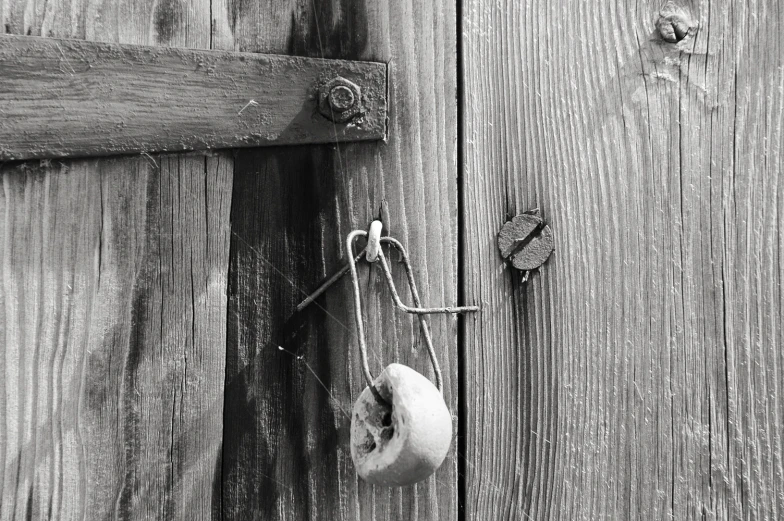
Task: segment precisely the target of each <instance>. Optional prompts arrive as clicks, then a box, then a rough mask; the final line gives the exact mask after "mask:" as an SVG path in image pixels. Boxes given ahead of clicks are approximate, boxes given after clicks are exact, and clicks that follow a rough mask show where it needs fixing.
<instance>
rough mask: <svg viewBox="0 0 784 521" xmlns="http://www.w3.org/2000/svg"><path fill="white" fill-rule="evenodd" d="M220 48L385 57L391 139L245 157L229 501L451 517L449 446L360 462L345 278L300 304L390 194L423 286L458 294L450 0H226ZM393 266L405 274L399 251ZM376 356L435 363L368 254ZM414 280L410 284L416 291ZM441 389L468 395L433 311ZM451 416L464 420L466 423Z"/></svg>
mask: <svg viewBox="0 0 784 521" xmlns="http://www.w3.org/2000/svg"><path fill="white" fill-rule="evenodd" d="M213 16H214V17H215V24H214V27H215V35H214V42H216V45H218V46H219V47H221V48H225V49H236V50H242V51H256V52H277V53H290V54H296V55H304V56H315V57H327V58H344V59H362V60H371V61H382V62H389V63H390V82H389V88H390V96H389V98H390V100H391V103H390V110H391V112H390V122H389V124H390V128H389V135H390V138H389V141H388V142H387V143H385V144H384V143H381V144H352V145H339V146H319V147H307V148H305V147H298V148H281V149H264V150H260V151H257V152H241V153H239V154H238V156H237V159H236V163H235V182H234V193H233V196H232V214H231V221H232V229H233V232H234V234H233V235H232V247H231V252H232V253H231V261H230V281H229V294H230V304H229V328H228V337H229V338H228V351H229V353H228V361H227V388H226V409H225V418H226V422H225V423H226V430H225V433H224V437H225V438H224V439H225V444H224V449H225V450H224V485H223V491H224V494H223V501H224V515H225V518H226V519H247V518H250V517H256V518H259V519H267V520H275V519H291V520H299V519H336V520H337V519H341V520H344V519H345V520H351V519H355V520H359V519H361V520H363V521H364V520H370V519H373V520H381V519H419V520H431V519H432V520H435V519H455V518H456V516H457V514H456V506H457V487H456V481H457V479H456V461H455V458H454V454H455V453H454V446H453V450H452V452H451V453H450V455H449V456H448V460H447V462H446V463H445V464H444V465H443V467H442V468H441V469H440V470H439V471H438V472H437V473H436V475H435V476H434V477H433V478H431V479H429V480H427V481H425V482H423V483H422V484H419V485H417V486H415V487H409V488H405V489H382V488H374V487H370V486H368V485H366V484H365V483H364V482H362V481H360V480H358V478H357V477H356V474H355V472H354V468H353V464H352V462H351V457H350V453H349V447H348V442H349V425H350V421H349V418H348V414H347V412H350V410H351V406H352V404H353V401H354V400H355V399H356V398H357V396H358V395H359V393H360V392H361V391H362V389H363V388H364V386H365V382H364V380H363V378H362V376H361V372H360V368H359V359H358V348H357V341H356V337H355V335H354V330H355V326H354V322H353V320H354V319H353V315H352V309H353V308H352V305H351V300H350V295H351V293H350V289H349V288H350V283H349V280H348V279H345V280H343V281H341V282H340V283H338V284H337V285H335V286H334V287H333V288H331V289H330V290H329V292H328V293H327V295H325V297H323V298H321V299H319V301H318V305H312V306H311V307H310V308H308V309H307V310H306V312H305V313H303V314H302V315H300V316H293V314H294V309H295V306H296V304H297V303H298V302H299V301H300V300H302V299H303V298H304V297H305V294H306V291H308V290H311V289H314V288H315V287H316V286H317V285H318V283H319V281H320V280H321V279H322V278H324V277H326V276H328V275H331V273H332V272H333V271H335V270H337V269H338V268H339V267H340V265H341V263H342V262H345V259H346V251H345V246H344V244H345V237H346V235H347V234H348V233H349V232H350V231H351V230H352V229H355V228H366V227H367V226H368V224H369V222H370V221H371V220H372V219H373V218H374V217H375V216H377V214H378V209H379V207H380V206H381V205H382V202H383V201H386V202H387V204H388V211H387V212H386V214H385V216H384V217H385V219H386V221H387V223H388V227H389V232H390V233H391V234H392V235H394V236H396V237H398V238H399V239H400V240H402V241H403V243H404V244H406V246H407V247H408V248H409V250H410V252H411V256H412V258H413V261H414V263H415V264H416V276H417V279H418V281H419V283H420V284H421V287H422V292H423V293H424V294H423V299H424V300H425V302H428V303H439V302H455V301H456V287H457V284H456V253H457V227H456V208H457V199H456V181H455V177H456V102H455V96H456V72H455V70H456V69H455V67H456V63H455V38H456V35H455V32H456V28H455V6H454V4H453V3H449V2H441V1H435V2H412V1H410V0H406V1H403V2H385V1H372V0H334V1H333V0H319V1H312V0H300V1H288V2H286V1H282V2H280V1H276V2H261V3H247V2H235V1H231V0H229V1H220V0H219V1H216V2H215V3H214V8H213ZM394 269H395V273H396V280H397V283H398V284H399V285H400V287H404V286H403V285H404V284H405V276H404V274H403V272H402V269H401V268H400V267H399V266H395V268H394ZM360 276H361V279H362V286H363V288H366V291H364V303H365V304H366V308H365V313H366V317H367V320H368V332H369V338H368V341H369V345H370V350H371V352H372V354H371V368H372V370H373V372H374V373H375V374H377V373H378V372H379V371H380V370H381V369H382V368H383V367H384V365H385V364H388V363H390V362H392V361H398V362H402V363H405V364H407V365H410V366H412V367H414V368H415V369H417V370H418V371H420V372H422V373H423V374H425V375H430V376H432V375H431V373H430V366H429V360H428V358H427V354H426V351H425V350H424V346H423V344H422V342H421V339H420V335H419V328H418V325H417V323H416V322H415V320H414V319H413V318H412V317H410V316H407V315H404V314H401V313H400V312H398V311H396V310H394V308H393V307H392V305H391V300H390V295H389V293H388V291H387V290H386V288H385V287H384V282H383V279H382V276H381V274H380V271H379V269H378V268H377V267H375V268H374V270H373V271H370V270H369V269H368V267H367V266H361V269H360ZM405 294H406V297H404V298H406V299H408V298H410V297H408V295H407V292H405ZM431 323H432V324H433V326H434V337H435V339H436V350H437V352H438V355H439V357H440V361H441V364H442V367H443V369H444V373H445V387H446V390H445V397H446V400H447V404H448V406H449V408H450V410H452V411H453V412H454V413H455V414H456V412H457V409H456V406H457V393H456V391H457V381H456V367H457V365H456V364H457V344H456V322H455V319H454V318H453V317H444V316H441V317H433V318H432V319H431ZM455 432H456V430H455Z"/></svg>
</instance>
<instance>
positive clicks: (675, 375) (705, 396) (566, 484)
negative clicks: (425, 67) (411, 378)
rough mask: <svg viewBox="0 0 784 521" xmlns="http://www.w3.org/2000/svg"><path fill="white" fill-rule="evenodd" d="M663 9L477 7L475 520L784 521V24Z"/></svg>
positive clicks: (471, 286) (470, 33) (762, 10)
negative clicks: (673, 30)
mask: <svg viewBox="0 0 784 521" xmlns="http://www.w3.org/2000/svg"><path fill="white" fill-rule="evenodd" d="M662 5H663V2H658V1H647V2H637V3H629V2H603V1H599V0H596V1H590V2H578V1H566V2H528V3H520V2H513V1H500V2H494V3H488V2H482V1H479V0H470V1H468V2H467V3H466V6H465V8H464V15H465V16H464V19H463V21H462V23H463V35H464V40H463V42H464V45H463V48H464V50H465V55H464V67H463V71H464V77H463V81H464V84H465V89H466V90H465V92H466V103H465V115H464V125H465V143H464V146H465V149H464V150H465V158H464V159H465V188H464V192H463V193H464V200H463V206H464V208H465V209H466V213H465V229H464V234H465V265H464V275H465V280H466V298H467V299H468V300H477V301H482V303H483V305H484V306H485V309H484V310H483V312H482V314H481V315H480V316H479V317H478V318H469V319H468V320H467V323H466V364H465V374H464V378H465V381H466V383H467V386H466V391H465V393H466V399H467V401H466V404H465V410H466V415H467V423H468V425H467V429H468V430H467V433H466V435H467V439H466V448H467V451H468V459H467V463H466V467H465V468H466V474H467V491H466V498H465V507H466V519H536V520H543V519H569V520H572V519H721V520H724V519H744V520H745V519H766V520H773V519H780V518H782V517H783V516H784V452H783V448H782V440H783V439H784V420H783V419H784V394H783V393H782V382H784V351H782V349H781V346H782V345H784V329H783V327H784V326H783V325H782V318H784V295H782V282H783V279H784V263H783V262H782V254H783V253H784V251H783V249H782V244H784V241H782V239H784V231H782V230H784V226H782V225H783V224H784V190H782V187H781V184H780V179H781V176H782V170H783V167H784V161H782V145H784V136H783V135H782V126H783V123H784V90H782V86H784V59H783V58H782V56H784V36H782V32H781V30H780V29H781V26H782V23H783V22H784V18H783V16H784V12H782V10H781V9H780V7H779V5H778V3H776V2H775V1H764V0H763V1H759V2H751V3H749V2H742V1H733V2H729V3H725V4H722V5H721V6H719V5H717V4H715V3H712V2H706V1H693V2H683V4H682V7H683V8H684V9H686V11H687V12H688V13H690V14H691V16H693V17H694V19H696V20H697V21H698V23H699V29H698V30H697V32H696V34H694V35H692V36H691V37H689V38H687V39H686V40H684V41H683V42H681V43H678V44H673V43H666V42H664V41H663V40H662V39H661V37H660V36H659V35H658V33H657V31H656V28H655V22H656V19H657V15H658V12H659V9H660V8H662ZM537 206H538V207H539V208H541V210H542V213H543V215H544V217H545V218H546V219H547V220H548V221H550V222H551V223H552V228H553V231H554V234H555V238H556V251H555V254H554V257H553V259H552V260H551V261H550V262H549V263H548V264H547V265H545V267H544V268H543V269H542V270H541V271H540V272H539V273H538V274H535V275H534V276H533V277H532V279H531V280H530V281H529V282H527V283H523V282H522V281H521V278H520V275H519V274H515V273H512V272H510V269H509V268H506V267H504V266H503V264H502V261H501V259H500V257H499V255H498V251H497V248H496V245H495V234H496V233H497V231H498V230H499V228H500V226H501V225H502V224H503V222H504V221H505V220H506V219H507V218H508V217H509V216H512V215H514V214H516V213H519V212H522V211H524V210H527V209H529V208H532V207H537Z"/></svg>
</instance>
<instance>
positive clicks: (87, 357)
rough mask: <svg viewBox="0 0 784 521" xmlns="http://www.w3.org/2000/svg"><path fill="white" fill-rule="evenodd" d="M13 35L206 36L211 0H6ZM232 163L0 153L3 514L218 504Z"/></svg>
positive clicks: (210, 511)
mask: <svg viewBox="0 0 784 521" xmlns="http://www.w3.org/2000/svg"><path fill="white" fill-rule="evenodd" d="M0 5H2V10H1V11H0V12H1V13H2V16H3V19H4V27H5V29H6V32H15V33H19V34H31V35H38V36H40V35H45V36H53V37H63V38H88V39H101V40H109V41H116V42H120V43H139V44H160V45H168V44H172V45H180V46H191V47H205V46H206V47H209V41H210V32H209V27H210V23H209V2H197V1H195V0H194V1H192V2H189V3H187V4H186V3H179V2H157V3H156V2H152V1H150V2H145V1H142V0H134V1H118V2H106V3H100V2H91V1H88V2H73V3H69V2H68V1H53V2H48V3H46V4H45V5H44V4H41V3H37V2H33V1H25V0H18V1H16V0H13V1H9V0H4V1H3V2H2V3H0ZM231 171H232V170H231V163H227V162H226V161H225V159H224V158H223V157H204V156H197V155H170V156H158V155H155V156H145V157H138V158H124V159H114V160H81V161H73V160H71V161H65V160H64V161H54V162H50V161H42V162H40V163H39V162H35V163H22V164H20V163H16V164H15V163H7V164H5V165H3V167H2V172H1V175H2V180H3V191H2V192H1V193H0V205H1V206H2V208H0V230H2V231H0V234H2V237H0V244H2V246H0V248H1V250H0V256H1V257H2V268H0V275H1V276H2V284H0V288H2V289H0V310H1V311H0V339H2V340H0V342H2V346H1V349H0V350H1V351H2V352H3V356H2V357H0V382H2V383H1V384H0V472H2V474H0V479H1V480H2V484H0V489H1V490H2V492H0V505H1V506H0V519H2V520H7V519H9V520H10V519H211V518H213V517H214V516H218V515H219V514H220V481H221V478H220V475H221V465H220V455H221V440H222V420H223V396H222V389H223V382H224V378H225V337H226V335H225V331H226V329H225V324H226V281H227V277H226V273H227V263H228V248H229V240H228V237H229V233H230V231H229V226H228V218H229V208H230V197H231V182H232V177H231Z"/></svg>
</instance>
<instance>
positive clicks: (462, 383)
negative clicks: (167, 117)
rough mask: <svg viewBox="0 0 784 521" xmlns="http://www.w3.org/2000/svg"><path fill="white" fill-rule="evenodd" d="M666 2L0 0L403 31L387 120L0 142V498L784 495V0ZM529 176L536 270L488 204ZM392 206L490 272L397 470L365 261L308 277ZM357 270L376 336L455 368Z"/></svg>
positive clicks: (41, 514)
mask: <svg viewBox="0 0 784 521" xmlns="http://www.w3.org/2000/svg"><path fill="white" fill-rule="evenodd" d="M665 7H666V9H670V8H672V7H673V6H669V7H667V6H665V5H664V2H663V1H659V0H657V1H643V2H637V3H624V2H606V1H602V0H589V1H574V0H562V1H544V0H532V1H527V2H517V1H514V0H510V1H504V0H500V1H496V2H488V1H485V0H465V1H462V2H441V1H433V0H428V1H416V0H402V1H391V2H387V1H383V0H331V1H330V0H326V1H323V0H290V1H285V0H277V1H265V2H244V1H234V0H231V1H223V0H182V1H180V0H160V1H157V0H148V1H145V0H110V1H106V2H94V1H92V0H84V1H77V0H71V1H69V0H52V1H49V2H36V1H35V0H27V1H26V0H0V13H2V18H3V23H4V29H5V32H6V33H8V34H17V35H32V36H46V37H55V38H77V39H85V40H96V41H106V42H117V43H137V44H150V45H160V46H174V47H191V48H204V49H223V50H229V51H250V52H259V53H279V54H292V55H300V56H311V57H326V58H341V59H351V60H367V61H377V62H385V63H388V66H389V96H388V97H389V125H388V139H387V141H386V142H375V143H352V144H345V143H341V144H333V145H307V146H293V147H292V146H287V147H283V146H281V147H265V148H258V149H243V150H236V151H231V150H226V151H217V152H211V153H179V154H150V155H142V156H128V157H120V158H103V159H79V158H64V159H57V160H46V161H35V162H31V161H27V162H7V163H5V164H2V165H0V174H1V175H2V180H3V190H2V192H0V259H1V262H0V276H1V277H2V282H1V283H0V346H1V347H2V350H1V351H2V354H1V356H0V375H1V378H2V382H1V383H0V487H1V489H0V490H1V491H0V519H2V520H6V519H9V520H10V519H115V518H119V519H207V518H209V519H262V520H274V519H291V520H301V519H346V520H363V521H364V520H370V519H373V520H381V519H419V520H436V519H441V520H452V519H466V520H485V519H487V520H496V519H520V520H523V519H532V520H537V521H539V520H545V519H568V520H571V519H617V520H626V519H662V520H667V519H722V520H723V519H744V520H746V519H749V520H751V519H754V520H757V519H759V520H763V519H765V520H775V519H781V518H784V447H783V445H784V394H783V393H784V391H783V390H782V386H784V348H783V347H782V343H783V342H784V325H783V321H784V303H783V302H782V279H783V278H784V269H783V268H782V266H783V265H784V262H782V258H783V257H782V255H783V254H784V251H783V249H784V246H782V245H783V244H784V232H782V230H783V229H784V226H783V225H784V196H783V195H782V194H784V191H783V190H782V188H781V187H780V186H779V180H780V178H781V173H782V169H783V167H784V161H783V160H782V145H784V135H782V128H784V58H783V56H784V31H782V30H781V28H782V27H784V10H782V9H781V8H780V7H779V5H778V3H777V2H776V0H761V1H757V2H745V1H741V0H733V1H728V2H723V3H717V2H710V1H707V0H705V1H697V0H694V1H690V0H683V2H681V3H680V4H679V5H678V6H675V7H680V8H681V9H682V13H683V14H684V16H685V17H686V22H687V23H686V26H687V28H688V31H686V34H685V35H684V34H681V33H682V32H683V31H681V29H680V28H679V30H678V31H676V32H675V33H677V34H676V38H675V40H678V41H668V40H669V39H673V38H671V36H672V35H671V34H666V35H665V36H662V32H661V30H660V29H657V27H656V22H657V20H658V19H659V18H660V11H661V10H662V9H663V8H665ZM666 9H665V10H666ZM664 29H666V27H665V28H664ZM0 145H1V144H0ZM534 207H538V208H539V209H540V214H541V215H542V216H543V217H544V218H545V219H546V220H547V221H548V222H549V223H550V224H551V226H552V229H553V232H554V236H555V241H556V251H555V253H554V255H553V257H552V258H551V259H550V260H549V262H548V263H546V264H545V265H544V266H543V267H542V268H541V269H540V270H539V271H538V272H535V273H534V274H533V275H532V276H531V277H530V278H529V279H528V280H527V281H523V277H522V275H521V274H519V273H517V272H515V271H514V270H513V269H512V268H510V267H508V266H507V265H506V264H505V263H504V261H503V260H502V259H501V257H500V256H499V254H498V250H497V247H496V245H495V236H496V234H497V232H498V230H499V229H500V227H501V225H502V224H503V223H504V222H505V221H506V220H507V219H509V218H510V217H512V216H514V215H516V214H518V213H521V212H523V211H525V210H528V209H530V208H534ZM379 208H383V217H384V220H385V222H386V224H387V227H388V231H389V233H390V234H392V235H394V236H396V237H397V238H399V239H400V240H401V241H402V242H404V243H405V244H406V245H407V247H408V248H409V250H410V252H411V256H412V260H413V262H414V264H415V267H416V274H415V275H416V277H417V278H418V281H419V284H420V291H421V292H422V297H423V300H424V301H425V302H426V303H429V304H441V303H444V304H452V303H456V302H460V303H463V302H466V303H477V304H479V305H480V306H482V311H481V313H479V314H478V315H476V316H469V317H467V318H465V319H459V320H458V319H456V318H454V317H447V316H441V317H434V318H432V319H431V325H432V327H433V336H434V338H435V340H436V350H437V353H438V356H439V358H440V361H441V365H442V368H443V371H444V378H445V399H446V401H447V404H448V406H449V408H450V410H451V411H452V412H453V417H454V432H455V433H456V436H455V440H454V443H453V446H452V449H451V453H450V454H449V456H448V457H447V460H446V462H445V463H444V465H443V466H442V467H441V469H439V471H438V472H437V473H436V474H435V476H433V477H432V478H430V479H429V480H427V481H425V482H423V483H421V484H419V485H417V486H414V487H409V488H405V489H383V488H376V487H372V486H368V485H367V484H365V483H364V482H362V481H361V480H359V479H358V478H357V477H356V475H355V473H354V470H353V466H352V463H351V457H350V455H349V452H348V435H349V419H348V417H347V411H349V410H350V407H351V405H352V402H353V400H354V399H355V398H356V397H357V396H358V394H359V392H360V391H361V390H362V388H363V386H364V381H363V379H362V376H361V371H360V368H359V363H358V358H357V348H356V336H355V334H354V326H353V318H352V314H351V309H352V307H351V304H350V289H349V282H348V281H347V280H344V281H342V282H340V283H338V284H337V285H336V286H334V287H333V288H332V289H330V291H328V292H327V294H326V295H325V296H324V297H322V298H321V299H320V300H319V301H318V305H317V306H311V307H310V308H308V309H307V310H306V311H305V312H304V313H302V314H296V313H295V312H294V309H295V306H296V304H297V303H298V302H299V301H300V300H302V298H303V297H304V296H305V294H306V293H307V292H308V291H309V290H311V289H313V288H314V287H315V286H316V285H317V284H318V283H319V282H320V281H321V280H322V279H323V278H324V277H325V276H327V275H329V274H331V273H332V272H333V271H335V270H337V269H338V268H339V267H340V265H341V263H342V262H343V261H344V260H345V257H346V251H345V246H344V242H345V241H344V239H345V236H346V234H347V233H348V232H349V231H350V230H353V229H355V228H365V227H366V226H367V224H368V222H369V221H370V220H372V219H373V218H374V217H375V216H377V214H378V212H379ZM395 276H396V277H397V278H398V279H397V280H398V281H399V282H400V283H401V284H402V283H403V281H404V280H405V275H404V274H403V273H402V272H401V270H397V271H396V273H395ZM360 277H361V281H362V285H363V288H366V292H365V300H366V303H367V307H366V309H365V314H366V317H367V326H368V331H369V338H368V340H369V345H370V350H371V365H372V367H373V369H374V370H375V371H376V372H377V371H378V370H380V368H381V367H383V365H385V364H386V363H389V362H391V361H398V362H402V363H405V364H408V365H410V366H412V367H414V368H415V369H417V370H418V371H420V372H422V373H423V374H426V375H429V374H430V373H429V360H428V358H427V354H426V352H425V351H424V349H423V348H422V342H421V339H420V334H419V329H418V325H417V323H416V322H415V321H414V320H413V319H412V318H411V317H409V316H407V315H402V314H401V313H399V312H398V311H396V310H395V309H394V307H393V306H392V304H391V301H390V298H389V293H388V291H387V289H386V286H385V285H384V283H383V279H382V276H381V274H380V272H379V271H378V270H370V269H368V268H367V266H364V267H363V269H362V270H360Z"/></svg>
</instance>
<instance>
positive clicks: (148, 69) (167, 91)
mask: <svg viewBox="0 0 784 521" xmlns="http://www.w3.org/2000/svg"><path fill="white" fill-rule="evenodd" d="M336 76H341V77H343V78H346V79H348V80H350V81H352V82H354V83H355V84H357V85H359V87H360V88H361V98H362V110H363V115H362V116H358V117H357V118H356V119H355V120H352V121H351V122H350V123H345V124H339V125H335V124H333V123H332V122H331V121H329V120H328V119H327V118H325V117H324V116H322V115H321V114H320V113H319V108H318V104H319V96H318V90H319V86H320V85H323V84H325V83H326V82H327V81H329V80H330V79H332V78H334V77H336ZM386 88H387V87H386V65H385V64H380V63H365V62H348V61H344V60H321V59H315V58H294V57H288V56H273V55H265V56H262V55H258V54H251V53H232V52H222V51H204V50H195V49H179V48H171V47H160V46H158V47H155V46H137V45H118V44H108V43H96V42H85V41H80V40H70V39H53V38H36V37H29V36H0V160H2V159H30V158H52V157H74V156H106V155H111V154H130V153H139V152H147V153H153V152H162V151H180V150H204V149H213V148H233V147H250V146H254V147H255V146H262V145H270V144H292V143H325V142H333V141H336V140H337V141H360V140H373V139H383V138H384V136H385V134H386Z"/></svg>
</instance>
